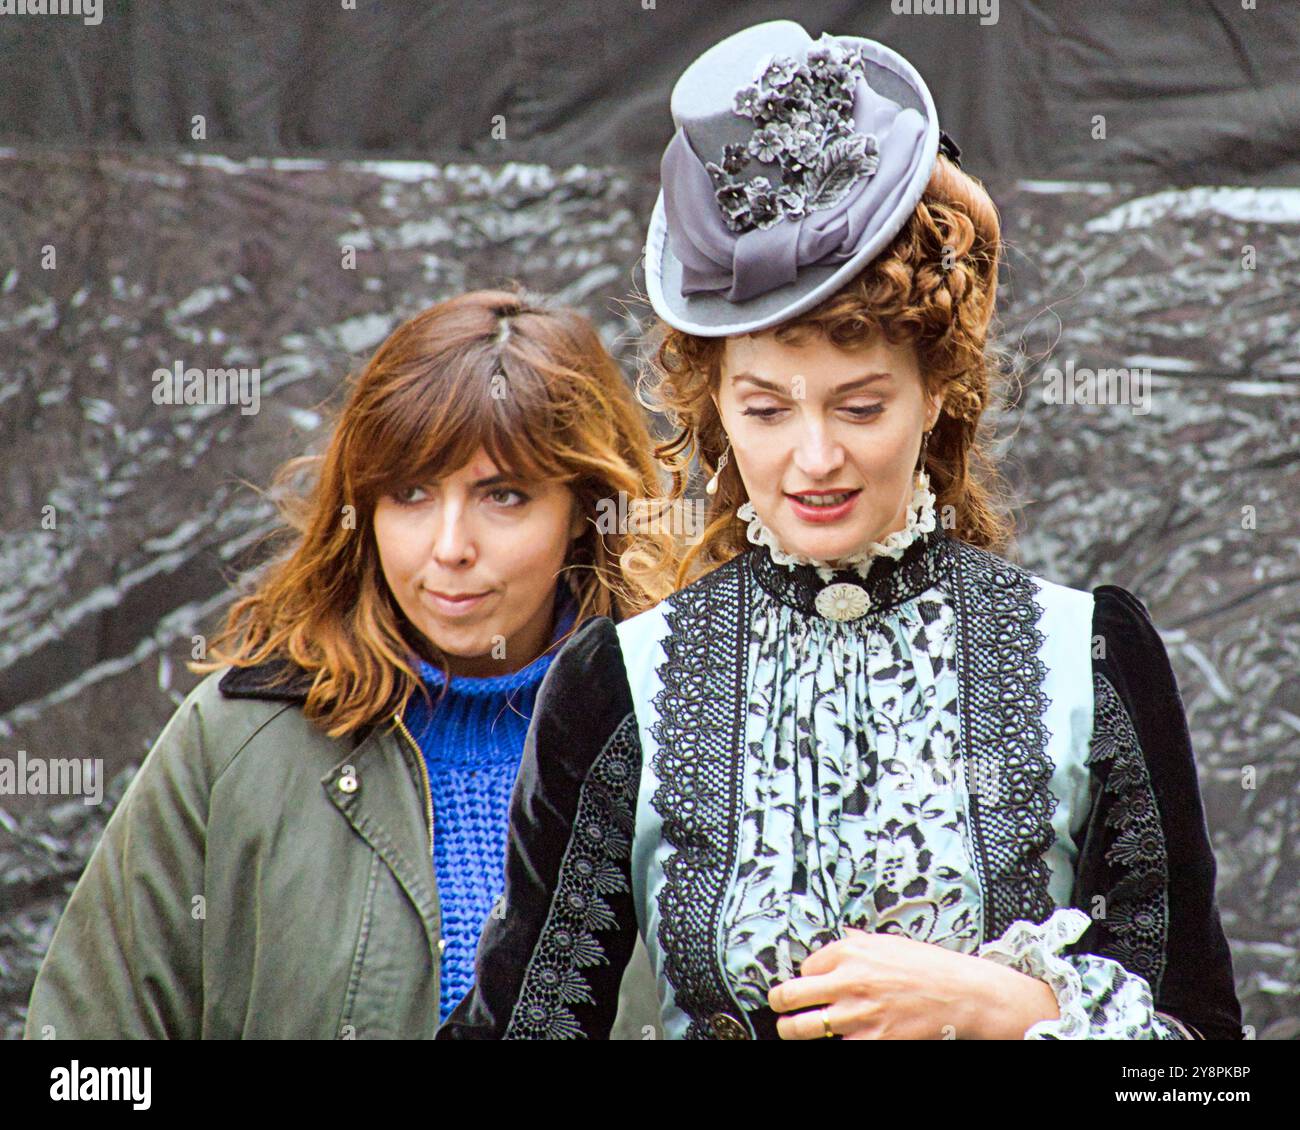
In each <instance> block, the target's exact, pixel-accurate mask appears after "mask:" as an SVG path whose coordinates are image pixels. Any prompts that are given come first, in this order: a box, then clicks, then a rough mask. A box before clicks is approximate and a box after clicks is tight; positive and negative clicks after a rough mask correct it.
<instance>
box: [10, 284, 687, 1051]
mask: <svg viewBox="0 0 1300 1130" xmlns="http://www.w3.org/2000/svg"><path fill="white" fill-rule="evenodd" d="M650 450H651V441H650V437H649V434H648V432H647V429H646V425H645V421H644V418H643V415H642V413H641V411H640V410H639V408H638V406H637V404H636V402H635V399H634V398H633V396H632V395H631V394H630V392H629V390H628V388H627V385H626V383H625V382H624V380H623V377H622V375H621V373H620V371H619V369H618V366H617V365H616V364H615V363H614V361H613V359H612V358H611V357H610V356H609V354H608V353H607V352H606V350H605V349H604V348H603V346H602V345H601V343H600V339H599V337H598V336H597V335H596V333H595V332H594V330H593V328H592V326H591V325H590V323H589V322H588V321H587V320H586V319H585V318H584V317H583V316H582V315H580V314H578V313H576V312H574V311H570V310H564V309H548V308H546V307H544V306H541V305H540V304H538V303H536V302H534V301H532V300H530V299H529V298H528V297H527V296H526V295H524V294H523V293H521V292H519V291H515V290H503V291H485V292H477V293H473V294H467V295H463V296H461V297H458V298H455V299H452V300H450V301H447V302H443V303H439V304H437V305H435V306H433V307H431V308H429V309H427V310H425V311H423V312H422V313H420V314H418V315H417V316H415V317H414V318H412V319H410V320H409V321H407V322H406V323H404V324H403V325H401V326H399V327H398V328H397V329H396V330H395V331H394V332H393V334H392V335H391V336H390V337H389V338H388V339H387V340H386V341H385V342H384V343H383V344H382V345H381V346H380V347H379V349H378V350H377V351H376V353H375V354H374V356H373V357H372V358H371V360H370V362H369V363H368V364H367V365H366V367H365V368H364V369H363V371H362V372H361V374H360V376H359V377H358V378H357V380H356V381H355V383H354V385H353V387H352V389H351V392H350V395H349V397H348V401H347V403H346V406H345V407H344V409H343V411H342V414H341V416H340V418H339V420H338V423H337V425H336V428H335V430H334V433H333V435H332V437H331V440H330V442H329V445H328V448H327V450H326V452H325V454H324V455H323V456H312V457H304V458H303V459H297V460H293V461H291V462H290V463H289V464H287V465H286V466H285V467H284V468H283V469H282V471H281V473H280V475H279V476H278V477H277V478H278V481H279V482H280V483H282V484H288V483H290V482H291V481H293V480H295V479H296V476H297V474H298V473H299V472H300V471H303V470H308V469H310V470H314V471H315V472H317V473H316V475H315V479H314V483H313V485H312V488H311V490H310V492H309V494H308V495H307V496H306V497H305V498H300V499H298V500H296V501H295V502H294V503H292V504H288V505H286V507H285V516H286V518H287V520H288V521H287V529H288V531H289V532H291V533H293V534H295V535H296V536H294V538H293V541H292V544H291V545H290V546H289V547H288V548H287V551H286V552H285V553H284V554H283V555H282V556H280V557H278V558H277V559H276V560H275V561H273V562H272V563H271V564H270V566H269V568H268V569H267V570H266V572H265V573H264V575H263V576H262V578H261V579H260V581H259V582H258V584H257V586H256V588H255V589H254V590H253V591H252V592H251V593H249V594H248V595H246V596H244V597H243V598H242V599H240V600H238V601H236V602H235V603H234V604H233V606H232V607H231V609H230V612H229V614H228V618H227V620H226V623H225V625H224V628H223V630H222V632H221V634H220V635H219V636H218V637H217V638H216V639H215V640H214V641H212V643H211V645H210V646H209V647H208V648H207V650H206V654H204V655H203V656H202V657H201V661H200V662H197V663H194V664H191V668H192V669H193V670H194V671H195V672H196V673H206V675H207V677H206V678H205V679H204V680H203V681H202V682H201V683H200V684H199V685H198V686H197V687H196V688H195V689H194V691H193V692H192V693H191V694H190V695H189V696H188V697H187V698H186V699H185V701H184V702H183V703H182V704H181V706H180V707H179V708H178V709H177V711H176V713H175V715H174V716H173V717H172V719H171V720H170V722H169V723H168V725H167V726H166V728H165V729H164V731H163V733H162V735H161V736H160V737H159V739H158V741H157V743H156V744H155V746H154V748H153V749H152V750H151V751H150V753H149V755H148V757H147V758H146V759H145V761H144V763H143V765H142V766H141V768H140V770H139V772H138V773H137V775H136V776H135V778H134V779H133V780H132V782H131V785H130V787H129V788H128V790H127V792H126V794H125V796H124V797H123V799H122V802H121V804H120V805H119V806H118V808H117V810H116V811H115V812H114V814H113V816H112V818H111V819H110V821H109V823H108V826H107V828H106V829H105V832H104V835H103V838H102V839H101V841H100V843H99V844H98V846H97V847H96V849H95V851H94V853H93V854H92V856H91V858H90V861H89V863H88V864H87V867H86V870H85V872H84V874H83V875H82V877H81V880H80V881H79V883H78V884H77V887H76V889H75V890H74V891H73V894H72V897H71V900H70V901H69V903H68V906H67V908H66V910H65V912H64V914H63V917H62V918H61V920H60V921H59V924H58V926H57V928H56V930H55V933H54V937H53V940H52V942H51V945H50V949H49V952H48V953H47V955H46V958H45V961H44V964H43V965H42V967H41V969H40V972H39V974H38V976H37V979H36V984H35V987H34V990H33V993H32V997H31V1002H30V1006H29V1009H28V1016H27V1022H26V1029H25V1034H26V1036H27V1037H28V1038H47V1039H49V1038H55V1039H71V1038H97V1037H112V1038H124V1037H125V1038H167V1037H171V1038H240V1037H243V1038H280V1037H284V1038H320V1039H336V1038H338V1039H351V1038H358V1039H361V1038H384V1037H388V1038H431V1037H432V1036H433V1035H434V1033H435V1031H436V1030H437V1028H438V1025H439V1023H440V1020H441V1019H442V1018H444V1017H445V1016H446V1015H447V1013H448V1012H449V1011H450V1009H451V1008H452V1007H453V1006H454V1005H455V1004H456V1002H457V1001H458V1000H459V999H460V997H461V996H462V995H463V994H464V992H465V991H466V990H467V989H468V986H469V981H470V979H472V976H473V964H472V963H473V955H474V950H475V947H476V945H477V941H478V933H479V929H480V927H481V925H482V923H483V921H484V920H485V918H486V916H487V915H488V914H489V913H500V908H499V906H498V905H496V899H497V898H498V896H499V894H500V891H501V887H502V883H503V877H502V861H503V859H504V849H505V834H506V810H507V804H508V800H509V794H510V789H511V786H512V783H513V780H514V774H515V772H516V771H517V769H518V765H519V762H520V758H521V756H522V753H523V743H524V740H525V734H526V730H527V725H528V720H529V716H530V714H531V709H532V704H533V702H534V700H535V698H536V695H537V692H538V689H539V686H540V684H541V682H542V679H543V678H544V676H545V674H546V671H547V669H548V667H549V665H550V662H551V659H552V658H553V656H554V654H555V651H556V650H557V649H558V647H559V645H560V644H561V643H562V642H563V641H564V640H565V639H567V638H568V637H569V635H571V634H572V632H573V631H574V630H575V629H576V628H577V626H579V625H581V624H582V623H583V622H585V621H586V620H588V619H589V618H591V617H593V616H602V615H603V616H611V617H614V618H622V617H625V616H628V615H632V614H634V613H635V612H637V611H639V610H641V609H644V608H647V607H649V606H651V605H653V604H654V603H655V602H656V600H658V599H660V598H661V597H662V596H664V595H666V594H665V593H658V592H655V591H652V590H651V588H650V587H647V586H648V583H647V582H643V581H639V580H638V578H639V577H642V576H649V575H653V574H654V573H656V572H657V571H659V570H658V568H657V567H658V566H661V565H662V561H658V562H655V561H651V560H650V557H652V556H653V555H654V554H653V551H647V550H645V549H643V548H642V549H638V550H637V551H636V552H635V553H632V552H630V551H629V546H630V545H631V539H630V538H629V537H628V531H627V529H626V528H620V527H619V524H618V523H613V524H611V523H610V522H608V521H606V520H604V519H606V518H607V517H608V514H609V511H611V510H614V509H615V508H617V513H619V514H624V515H625V514H627V512H628V509H629V506H630V505H635V504H637V503H639V502H640V501H641V500H643V499H647V498H649V497H652V496H654V495H656V494H657V493H658V490H657V481H656V471H655V469H654V463H653V460H652V458H651V455H650ZM597 515H600V518H598V517H597ZM622 525H623V527H625V526H626V522H623V523H622ZM652 542H653V539H652ZM659 547H660V552H662V554H664V555H665V558H667V557H669V556H671V555H672V554H673V553H674V552H675V549H674V543H673V541H672V539H671V538H670V537H669V536H668V535H667V534H665V536H664V537H663V539H662V541H661V542H660V543H659ZM639 957H640V960H639V961H638V962H634V964H633V966H632V967H631V969H630V970H629V973H628V975H627V977H626V978H625V980H624V983H623V984H624V989H623V1007H622V1010H621V1013H620V1022H619V1026H618V1029H617V1034H619V1035H622V1036H625V1037H627V1038H645V1037H650V1036H653V1035H656V1034H657V1031H656V1027H657V1025H658V1022H659V1013H658V1002H657V1000H656V997H655V990H654V983H653V978H652V975H651V973H650V969H649V964H648V961H647V960H646V959H645V957H644V954H641V955H639Z"/></svg>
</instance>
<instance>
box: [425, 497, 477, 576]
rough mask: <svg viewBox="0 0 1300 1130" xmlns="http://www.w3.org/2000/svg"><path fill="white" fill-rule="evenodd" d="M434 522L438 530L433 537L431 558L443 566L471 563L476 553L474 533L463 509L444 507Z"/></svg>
mask: <svg viewBox="0 0 1300 1130" xmlns="http://www.w3.org/2000/svg"><path fill="white" fill-rule="evenodd" d="M435 520H436V521H437V523H438V529H437V532H436V533H435V535H434V542H433V556H434V557H435V558H436V559H437V560H438V562H439V563H440V564H443V565H460V564H462V563H464V562H472V561H473V560H474V558H475V556H476V553H477V551H476V549H475V543H474V531H473V530H472V529H471V528H470V522H469V516H468V515H467V514H466V513H465V511H464V509H463V508H462V507H460V506H459V505H456V504H448V505H445V506H443V507H442V513H441V514H440V515H439V516H438V518H437V519H435Z"/></svg>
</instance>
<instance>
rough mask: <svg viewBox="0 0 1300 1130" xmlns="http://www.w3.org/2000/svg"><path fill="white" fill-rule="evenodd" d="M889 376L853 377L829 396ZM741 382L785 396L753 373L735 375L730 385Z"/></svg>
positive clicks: (778, 388)
mask: <svg viewBox="0 0 1300 1130" xmlns="http://www.w3.org/2000/svg"><path fill="white" fill-rule="evenodd" d="M889 375H890V374H889V373H887V372H878V373H867V374H866V375H865V376H861V377H855V378H854V379H853V380H851V381H844V382H843V383H842V384H837V385H836V386H835V387H834V388H833V389H831V395H832V396H838V395H839V394H840V393H843V392H850V391H852V390H854V389H858V388H864V387H865V386H866V385H869V384H871V383H872V382H873V381H878V380H881V379H887V378H888V377H889ZM741 381H748V382H749V383H750V384H752V385H757V386H758V387H759V388H761V389H766V390H767V391H768V392H776V393H780V394H781V395H782V396H785V395H787V393H786V390H785V389H784V388H783V387H782V386H781V385H779V384H776V383H775V382H774V381H765V380H763V378H762V377H756V376H754V374H753V373H749V372H745V373H736V374H735V375H733V376H732V378H731V383H732V384H739V383H740V382H741Z"/></svg>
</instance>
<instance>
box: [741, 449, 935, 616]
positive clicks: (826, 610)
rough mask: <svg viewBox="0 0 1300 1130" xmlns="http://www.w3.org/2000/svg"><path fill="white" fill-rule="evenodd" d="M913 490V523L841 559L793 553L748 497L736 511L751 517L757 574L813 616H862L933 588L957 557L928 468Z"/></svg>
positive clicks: (773, 591)
mask: <svg viewBox="0 0 1300 1130" xmlns="http://www.w3.org/2000/svg"><path fill="white" fill-rule="evenodd" d="M917 478H918V482H917V485H916V487H915V489H914V491H913V493H912V502H911V504H910V505H909V506H908V510H907V525H906V526H905V527H904V528H903V529H901V530H898V531H896V532H895V533H892V534H889V535H888V536H887V537H886V538H885V540H884V541H883V542H872V543H871V545H869V546H867V548H866V549H864V550H862V551H861V552H859V553H855V554H853V555H851V556H849V557H846V558H843V559H839V560H837V561H836V562H835V563H834V564H832V563H831V562H829V561H822V560H819V559H817V558H810V557H803V556H801V555H799V554H792V553H787V552H786V551H785V550H784V549H782V547H781V544H780V542H779V541H778V540H777V537H776V535H775V534H774V533H773V532H772V530H771V529H769V528H768V527H767V526H766V525H765V524H764V523H763V521H762V519H761V518H759V517H758V515H757V513H755V511H754V508H753V505H752V504H751V503H749V502H746V503H744V504H743V505H742V506H740V507H739V508H738V509H737V511H736V516H737V517H739V518H741V519H742V520H746V521H748V522H749V529H748V530H747V531H746V534H747V536H748V538H749V540H750V542H752V543H753V544H754V545H755V546H756V547H758V548H757V549H755V550H752V551H751V552H750V553H749V554H748V557H749V559H750V563H751V569H752V570H753V574H754V579H755V580H756V581H757V582H758V583H759V585H760V586H762V588H763V589H764V590H765V591H767V592H768V593H769V594H770V595H771V596H773V597H775V598H776V599H777V600H780V601H781V602H782V603H785V604H788V605H790V606H791V607H793V608H797V609H798V610H799V611H801V612H803V613H805V614H806V615H809V616H825V617H827V618H829V619H832V620H857V619H859V618H860V617H862V616H865V615H866V614H867V613H868V612H873V611H874V612H878V611H883V610H885V609H887V608H891V607H893V606H894V605H897V604H901V603H902V602H903V601H905V600H910V599H911V598H912V597H914V596H917V595H919V594H920V593H922V592H924V591H925V590H926V589H928V588H930V587H931V586H932V585H933V584H934V583H935V581H937V580H938V579H939V577H940V576H942V575H943V573H944V572H945V571H946V570H947V568H948V567H949V565H950V563H951V554H950V552H949V548H950V547H949V539H948V535H947V533H946V531H944V530H943V529H941V528H939V527H938V525H937V523H936V522H935V507H934V494H933V493H932V492H931V490H930V484H929V480H928V477H927V476H926V475H925V473H924V472H922V473H921V474H919V475H918V476H917Z"/></svg>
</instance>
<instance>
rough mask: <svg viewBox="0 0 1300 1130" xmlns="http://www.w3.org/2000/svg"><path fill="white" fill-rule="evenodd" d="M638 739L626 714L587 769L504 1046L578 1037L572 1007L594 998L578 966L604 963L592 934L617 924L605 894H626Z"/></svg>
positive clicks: (637, 781) (637, 780)
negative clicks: (506, 1042)
mask: <svg viewBox="0 0 1300 1130" xmlns="http://www.w3.org/2000/svg"><path fill="white" fill-rule="evenodd" d="M640 770H641V741H640V738H639V736H638V734H637V727H636V716H635V715H634V714H629V715H628V716H627V717H626V718H624V719H623V721H622V722H621V723H620V724H619V727H618V729H617V730H615V731H614V733H613V734H612V735H611V736H610V739H609V741H608V742H606V744H605V748H604V749H603V750H601V751H600V754H599V756H597V758H596V760H595V761H594V762H593V763H592V766H591V771H590V773H588V775H587V779H586V780H585V781H584V782H583V783H582V788H581V789H580V791H579V793H578V810H577V814H576V816H575V818H574V822H573V832H572V835H571V836H570V837H569V843H568V846H567V847H566V848H565V849H564V859H563V861H562V862H561V864H560V875H559V880H558V882H557V883H556V887H555V894H554V895H553V896H552V898H551V906H550V909H549V911H548V912H547V915H546V923H545V925H544V926H543V927H542V933H541V937H540V938H539V940H538V944H537V946H536V948H535V949H534V950H533V956H532V957H531V958H530V959H529V962H528V969H527V971H526V972H525V974H524V980H523V984H522V986H521V988H520V993H519V1000H518V1002H517V1003H516V1004H515V1007H514V1010H513V1011H512V1013H511V1015H510V1023H509V1025H508V1026H507V1028H506V1034H505V1038H506V1039H507V1040H571V1039H574V1038H576V1037H580V1036H585V1035H586V1033H584V1032H583V1031H582V1027H581V1025H580V1024H579V1022H578V1019H577V1017H576V1016H575V1015H574V1013H573V1008H572V1006H573V1005H592V1004H596V1003H597V1002H596V1000H595V998H594V996H593V995H592V991H591V986H590V984H589V983H588V982H587V979H586V977H585V976H584V975H583V973H582V970H583V969H584V968H585V967H589V966H593V965H604V964H608V963H609V958H608V957H607V956H606V955H605V949H604V946H602V945H601V943H600V941H599V940H598V939H597V937H596V935H597V933H598V932H599V931H602V930H612V929H614V928H616V927H617V926H618V922H617V919H616V917H615V914H614V911H613V910H612V909H611V907H610V905H609V903H608V902H606V901H605V896H607V895H613V894H620V893H623V892H626V891H628V890H629V889H630V888H629V885H628V879H627V876H626V875H625V871H626V870H627V869H628V867H629V860H630V859H631V856H632V835H633V831H634V826H635V819H636V816H635V811H634V810H635V807H636V794H637V788H638V785H639V784H640Z"/></svg>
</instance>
